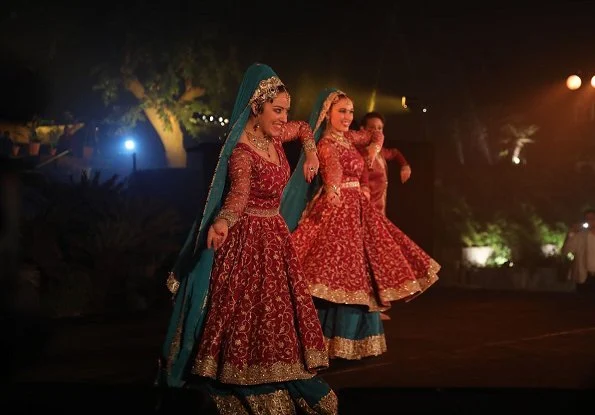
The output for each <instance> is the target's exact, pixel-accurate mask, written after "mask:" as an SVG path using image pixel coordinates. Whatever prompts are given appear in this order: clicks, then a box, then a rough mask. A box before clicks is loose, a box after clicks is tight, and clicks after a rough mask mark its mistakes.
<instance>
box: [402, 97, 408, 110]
mask: <svg viewBox="0 0 595 415" xmlns="http://www.w3.org/2000/svg"><path fill="white" fill-rule="evenodd" d="M401 106H402V107H403V108H407V97H401Z"/></svg>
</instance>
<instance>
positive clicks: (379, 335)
mask: <svg viewBox="0 0 595 415" xmlns="http://www.w3.org/2000/svg"><path fill="white" fill-rule="evenodd" d="M314 112H315V113H318V117H317V118H318V121H317V123H316V125H315V126H313V129H314V133H315V136H316V135H317V134H320V135H321V136H322V138H320V140H319V141H318V156H319V160H320V167H321V170H320V172H321V175H322V181H323V183H322V187H321V189H320V191H319V192H318V193H317V194H316V196H315V197H314V198H313V200H312V201H311V203H310V204H309V206H308V208H307V209H306V211H305V212H304V216H303V218H302V220H301V221H300V223H299V225H298V227H297V229H296V230H295V231H294V232H293V234H292V237H293V240H294V243H295V247H296V250H297V252H298V256H299V258H300V263H301V264H302V267H303V270H304V273H305V275H306V278H307V280H308V283H309V286H310V293H311V294H312V295H313V296H314V297H316V298H317V299H320V300H323V301H320V300H319V301H317V302H316V303H317V308H318V311H319V317H320V319H321V321H322V327H323V331H324V334H325V337H326V339H327V342H328V347H329V353H330V356H331V357H341V358H346V359H359V358H361V357H365V356H373V355H378V354H381V353H383V352H384V351H385V350H386V343H385V339H384V333H383V329H382V323H381V322H380V317H379V315H378V314H379V313H378V311H384V310H387V309H388V308H390V303H391V301H396V300H404V299H410V298H412V297H413V296H415V295H417V294H419V293H421V292H423V291H424V290H426V289H427V288H428V287H429V286H430V285H432V284H433V283H434V282H436V281H437V279H438V277H437V272H438V270H439V268H440V267H439V265H438V264H437V263H436V262H435V261H434V260H433V259H432V258H431V257H430V256H429V255H428V254H427V253H425V252H424V251H423V250H422V249H421V248H420V247H418V246H417V245H416V244H415V243H414V242H413V241H412V240H411V239H409V238H408V237H407V235H405V234H404V233H403V232H401V230H399V228H397V227H396V226H395V225H394V224H393V223H391V222H390V221H389V220H388V219H387V218H386V217H385V216H384V215H383V214H382V213H381V212H379V211H377V210H376V209H374V208H373V207H372V206H371V204H370V200H369V190H368V188H367V177H366V172H367V169H366V168H365V167H366V166H365V161H364V158H363V157H362V156H361V155H360V153H359V152H358V150H357V149H356V146H367V149H366V154H368V160H370V159H373V157H375V156H376V154H377V152H378V151H379V150H380V148H381V146H382V144H383V140H384V137H383V135H382V133H379V132H375V133H370V132H367V131H351V130H349V125H350V124H351V122H352V121H353V103H352V101H351V99H349V98H348V97H347V96H346V95H345V94H344V93H342V92H340V91H336V90H335V91H334V92H331V93H327V94H326V97H325V99H324V101H323V102H322V104H320V107H318V108H315V110H314ZM314 118H315V117H311V122H312V120H313V119H314ZM325 124H326V125H325ZM322 131H323V132H322ZM370 143H371V144H370Z"/></svg>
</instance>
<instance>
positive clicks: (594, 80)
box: [591, 76, 595, 88]
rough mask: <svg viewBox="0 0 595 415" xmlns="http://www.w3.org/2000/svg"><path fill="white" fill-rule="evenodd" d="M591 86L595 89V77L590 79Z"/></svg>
mask: <svg viewBox="0 0 595 415" xmlns="http://www.w3.org/2000/svg"><path fill="white" fill-rule="evenodd" d="M591 86H592V87H593V88H595V76H593V77H592V78H591Z"/></svg>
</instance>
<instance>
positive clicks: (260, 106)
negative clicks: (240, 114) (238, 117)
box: [252, 85, 289, 115]
mask: <svg viewBox="0 0 595 415" xmlns="http://www.w3.org/2000/svg"><path fill="white" fill-rule="evenodd" d="M276 92H277V93H276V94H275V96H274V97H273V98H268V99H267V100H265V101H257V102H256V112H252V113H253V114H254V115H258V114H262V111H263V110H264V103H265V102H270V103H272V102H273V99H275V97H277V95H279V94H281V93H283V92H285V93H287V94H289V91H288V90H287V88H285V85H279V86H278V87H277V89H276Z"/></svg>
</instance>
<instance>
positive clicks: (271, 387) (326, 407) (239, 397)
mask: <svg viewBox="0 0 595 415" xmlns="http://www.w3.org/2000/svg"><path fill="white" fill-rule="evenodd" d="M187 387H189V388H200V389H203V390H205V391H206V392H207V393H208V394H209V396H210V398H211V399H212V401H213V402H214V403H215V406H216V407H217V412H218V413H219V414H221V415H226V414H238V415H260V414H296V413H297V414H300V413H304V414H320V415H335V414H337V412H338V402H337V396H336V395H335V393H334V392H333V391H332V389H331V388H330V386H329V385H328V384H327V383H326V382H324V381H323V380H322V379H320V378H316V377H314V378H312V379H306V380H294V381H288V382H279V383H268V384H263V385H254V386H241V385H229V384H223V383H221V382H218V381H216V380H212V379H205V378H196V379H193V380H191V381H190V382H189V383H188V384H187Z"/></svg>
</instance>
